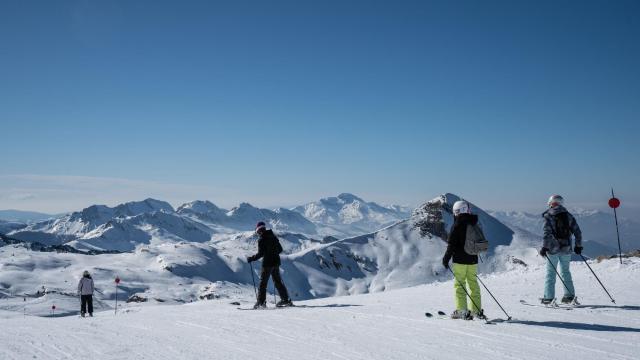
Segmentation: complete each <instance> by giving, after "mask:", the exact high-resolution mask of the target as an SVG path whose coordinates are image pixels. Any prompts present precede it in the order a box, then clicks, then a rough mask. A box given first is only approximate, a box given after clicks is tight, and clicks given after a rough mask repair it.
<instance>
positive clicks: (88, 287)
mask: <svg viewBox="0 0 640 360" xmlns="http://www.w3.org/2000/svg"><path fill="white" fill-rule="evenodd" d="M93 290H94V289H93V279H92V278H90V277H84V276H83V277H82V279H80V282H79V283H78V293H79V294H80V295H93Z"/></svg>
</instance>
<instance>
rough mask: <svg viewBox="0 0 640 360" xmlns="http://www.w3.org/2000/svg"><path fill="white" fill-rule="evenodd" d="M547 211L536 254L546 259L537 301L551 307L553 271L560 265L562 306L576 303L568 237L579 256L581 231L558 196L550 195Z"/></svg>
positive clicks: (553, 296)
mask: <svg viewBox="0 0 640 360" xmlns="http://www.w3.org/2000/svg"><path fill="white" fill-rule="evenodd" d="M547 204H548V205H549V209H548V210H547V211H545V212H544V213H543V214H542V217H543V218H544V240H543V243H542V249H540V255H541V256H542V257H546V258H547V274H546V277H545V281H544V296H543V297H542V299H540V301H541V302H542V303H543V304H545V305H548V304H551V303H552V302H553V301H554V300H555V291H556V276H557V274H556V269H557V267H558V264H560V276H561V277H562V281H563V283H564V285H563V287H564V296H563V297H562V303H564V304H571V303H575V302H577V298H576V291H575V289H574V287H573V279H572V278H571V271H570V270H569V264H570V263H571V248H572V244H571V238H572V236H573V237H575V247H574V248H573V251H574V252H575V253H576V254H578V255H580V254H581V253H582V232H581V231H580V227H579V226H578V223H577V222H576V219H575V218H574V217H573V215H571V214H570V213H569V212H568V211H567V209H565V207H564V206H563V205H564V199H563V198H562V196H560V195H553V196H551V197H550V198H549V201H548V202H547Z"/></svg>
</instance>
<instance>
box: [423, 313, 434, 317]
mask: <svg viewBox="0 0 640 360" xmlns="http://www.w3.org/2000/svg"><path fill="white" fill-rule="evenodd" d="M424 316H426V317H428V318H430V317H433V314H432V313H424Z"/></svg>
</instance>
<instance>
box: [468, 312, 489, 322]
mask: <svg viewBox="0 0 640 360" xmlns="http://www.w3.org/2000/svg"><path fill="white" fill-rule="evenodd" d="M473 318H478V319H480V320H488V319H487V316H486V315H485V314H484V310H480V311H472V312H471V319H473Z"/></svg>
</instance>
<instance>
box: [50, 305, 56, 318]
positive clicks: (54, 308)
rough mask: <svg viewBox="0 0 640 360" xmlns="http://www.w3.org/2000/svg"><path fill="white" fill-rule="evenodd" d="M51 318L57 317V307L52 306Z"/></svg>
mask: <svg viewBox="0 0 640 360" xmlns="http://www.w3.org/2000/svg"><path fill="white" fill-rule="evenodd" d="M51 317H56V306H55V305H51Z"/></svg>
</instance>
